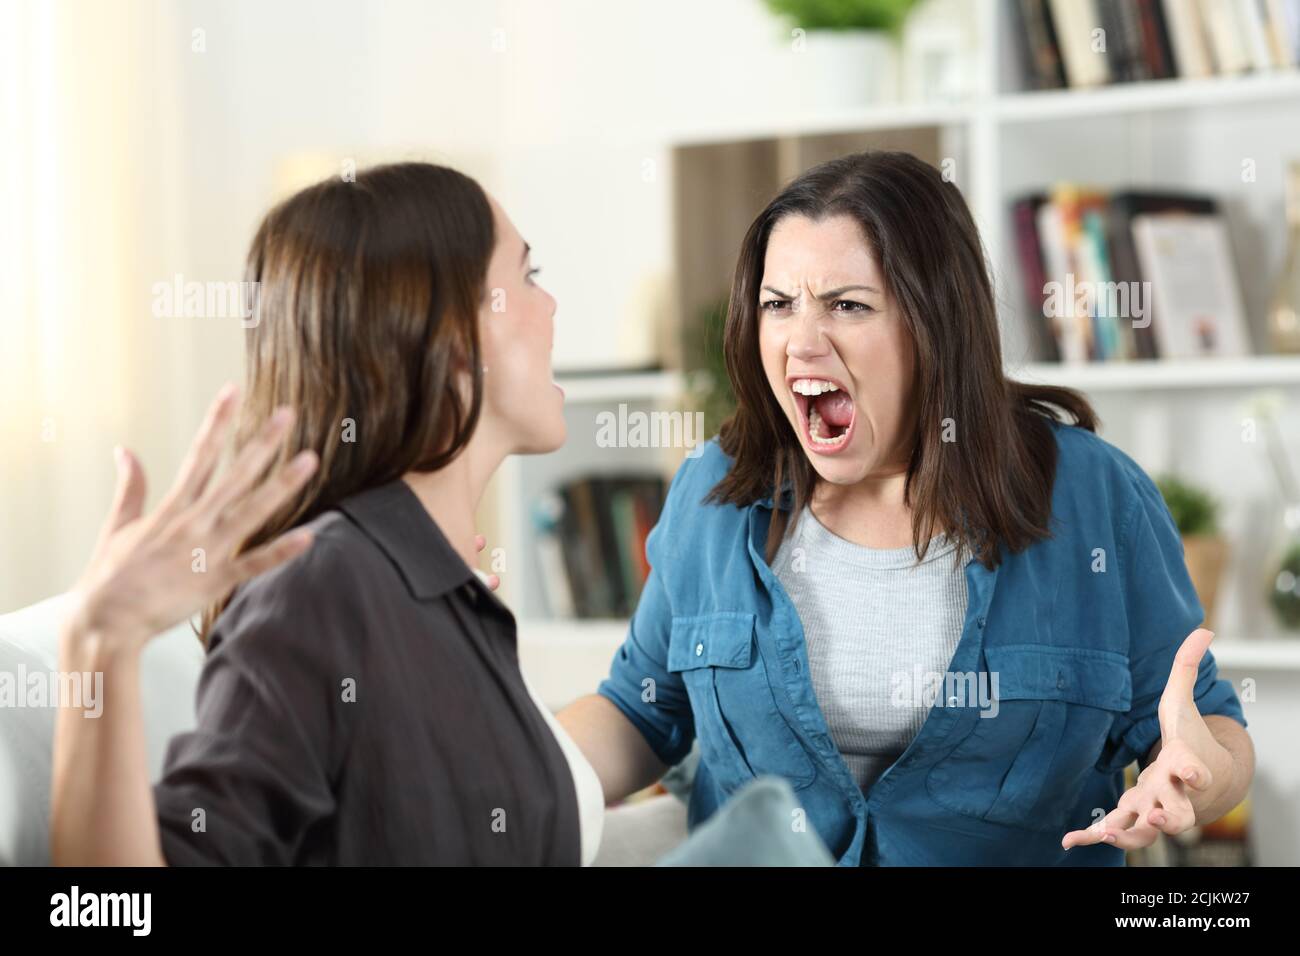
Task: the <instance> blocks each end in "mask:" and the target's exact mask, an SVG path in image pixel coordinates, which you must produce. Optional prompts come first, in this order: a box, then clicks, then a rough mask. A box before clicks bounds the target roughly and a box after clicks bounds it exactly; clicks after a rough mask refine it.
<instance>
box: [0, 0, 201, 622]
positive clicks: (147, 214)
mask: <svg viewBox="0 0 1300 956" xmlns="http://www.w3.org/2000/svg"><path fill="white" fill-rule="evenodd" d="M189 41H190V38H189V35H188V32H187V31H186V30H185V29H184V27H183V26H182V25H179V24H176V23H174V22H173V20H172V16H171V13H170V9H169V6H168V5H167V4H166V3H165V2H153V0H128V2H124V3H98V2H94V0H84V2H73V0H53V2H40V0H32V2H28V0H0V612H4V611H7V610H12V609H14V608H15V607H19V606H22V605H24V604H27V603H30V602H32V601H35V600H38V599H40V598H42V597H45V596H48V595H50V594H53V593H56V592H57V591H59V590H62V589H64V588H66V587H67V586H68V585H69V584H70V583H71V582H72V580H73V578H74V576H75V574H76V572H77V570H78V569H79V568H80V567H81V565H82V564H83V563H84V561H85V559H86V557H87V555H88V553H89V548H90V546H91V544H92V542H93V540H94V534H95V531H96V528H97V526H98V522H99V519H100V516H101V515H102V514H103V512H104V511H105V509H106V508H107V506H108V502H109V500H110V498H111V492H112V483H113V466H112V456H111V449H112V447H113V445H114V444H118V443H121V444H127V445H129V446H130V447H132V448H134V449H135V450H137V451H138V452H139V453H140V454H141V457H142V458H143V459H144V461H145V463H146V466H147V467H150V472H151V478H152V479H153V481H154V484H155V487H154V488H153V489H152V490H153V491H155V492H156V491H157V487H156V485H158V484H160V483H161V482H162V480H163V478H164V477H165V475H164V474H162V473H161V470H162V469H163V468H164V467H166V468H174V467H175V458H176V443H177V439H178V437H179V436H180V434H181V433H182V432H183V431H184V430H185V429H187V428H188V427H190V424H191V418H192V411H191V409H190V408H189V407H188V406H187V404H185V403H181V407H177V403H169V402H167V401H166V400H165V399H164V398H163V397H162V396H164V395H167V394H168V393H169V392H168V390H169V389H171V388H173V387H174V385H175V383H176V380H177V378H178V377H182V378H183V377H184V376H185V375H186V374H187V371H188V367H187V363H186V360H185V356H186V355H187V354H188V350H187V349H186V347H185V337H186V334H187V332H186V330H184V329H180V328H175V327H168V326H167V325H166V324H165V323H162V322H160V320H157V319H154V318H153V317H152V314H151V311H150V296H151V288H152V285H153V283H154V282H157V281H160V280H162V279H165V278H167V277H168V275H169V269H170V265H171V263H172V261H173V260H174V258H175V257H176V255H177V254H178V248H179V246H180V244H181V243H180V240H181V237H182V236H183V234H184V230H183V229H182V226H183V222H182V220H181V216H182V209H181V206H182V203H181V202H179V198H180V195H181V192H180V190H179V188H178V184H179V183H180V181H181V165H180V162H179V160H180V159H181V158H182V157H181V154H180V147H179V144H180V142H181V141H182V137H181V130H180V128H179V127H180V124H179V114H180V111H179V110H178V109H177V108H176V106H175V102H176V97H177V95H178V94H177V86H178V84H177V82H176V72H177V69H176V64H177V63H178V62H180V58H181V57H182V56H183V55H184V53H185V52H186V51H187V49H188V44H189ZM172 394H174V392H173V393H172Z"/></svg>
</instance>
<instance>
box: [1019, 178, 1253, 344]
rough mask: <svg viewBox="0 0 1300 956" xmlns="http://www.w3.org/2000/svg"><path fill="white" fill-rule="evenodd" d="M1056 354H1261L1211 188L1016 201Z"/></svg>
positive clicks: (1023, 249)
mask: <svg viewBox="0 0 1300 956" xmlns="http://www.w3.org/2000/svg"><path fill="white" fill-rule="evenodd" d="M1012 215H1013V218H1014V230H1015V242H1016V251H1017V255H1018V258H1019V263H1020V273H1021V276H1022V279H1023V287H1024V294H1025V299H1026V308H1027V310H1028V314H1029V315H1030V317H1031V325H1032V327H1033V328H1035V329H1037V330H1038V334H1037V338H1038V346H1039V351H1040V352H1041V354H1042V355H1043V357H1044V358H1045V359H1046V360H1047V361H1057V362H1067V363H1077V362H1107V361H1124V360H1129V359H1156V358H1200V357H1226V356H1242V355H1247V354H1249V353H1250V346H1249V336H1248V333H1247V330H1246V321H1245V315H1244V307H1243V305H1242V300H1241V291H1240V285H1239V282H1238V279H1237V270H1236V266H1235V263H1234V258H1233V254H1232V246H1231V242H1230V239H1229V235H1228V229H1227V224H1226V222H1225V220H1224V218H1223V216H1222V214H1221V213H1220V210H1219V206H1218V203H1217V201H1216V200H1215V199H1214V198H1213V197H1210V196H1202V195H1195V194H1189V193H1175V192H1141V191H1120V192H1113V193H1105V192H1101V191H1098V190H1090V189H1086V188H1082V187H1079V186H1075V185H1060V186H1057V187H1056V188H1055V189H1053V190H1052V191H1050V192H1041V193H1034V194H1031V195H1028V196H1025V197H1023V198H1021V199H1019V200H1017V201H1016V202H1015V203H1014V204H1013V206H1012Z"/></svg>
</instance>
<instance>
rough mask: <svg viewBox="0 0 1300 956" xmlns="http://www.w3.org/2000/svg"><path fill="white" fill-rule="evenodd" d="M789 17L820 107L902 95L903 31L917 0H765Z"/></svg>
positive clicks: (811, 100)
mask: <svg viewBox="0 0 1300 956" xmlns="http://www.w3.org/2000/svg"><path fill="white" fill-rule="evenodd" d="M764 2H765V3H766V4H767V7H768V9H769V10H771V11H772V12H773V13H775V14H777V15H778V16H780V17H782V18H784V19H785V20H787V21H788V22H789V24H790V28H791V38H792V49H793V50H794V51H795V52H796V53H797V54H800V59H799V60H798V61H797V66H798V69H799V73H800V75H801V80H802V90H803V93H804V99H805V101H806V103H807V105H808V106H809V107H812V108H815V109H835V108H837V107H839V108H843V107H850V106H861V105H864V104H866V103H882V102H891V101H893V100H896V99H898V86H899V80H898V78H899V56H898V34H899V32H900V30H901V28H902V25H903V21H904V20H906V19H907V13H908V11H909V10H910V9H911V7H912V5H913V4H914V3H915V0H764Z"/></svg>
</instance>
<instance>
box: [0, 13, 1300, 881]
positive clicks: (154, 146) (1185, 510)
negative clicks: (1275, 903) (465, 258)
mask: <svg viewBox="0 0 1300 956" xmlns="http://www.w3.org/2000/svg"><path fill="white" fill-rule="evenodd" d="M1298 60H1300V2H1298V0H1241V2H1238V0H920V2H915V3H909V2H906V0H875V2H873V0H770V2H765V0H710V2H707V3H700V2H691V0H659V2H658V3H654V4H633V3H630V2H628V3H623V2H608V0H605V2H600V0H547V2H541V0H473V2H471V0H432V2H414V0H386V2H382V3H373V4H359V3H355V2H353V0H346V2H345V0H310V2H309V0H278V2H266V0H220V2H218V0H171V2H163V0H122V2H118V3H112V4H108V3H98V2H91V0H84V2H77V0H51V2H41V3H37V2H27V0H0V91H2V92H0V164H3V174H2V175H0V196H2V197H3V198H2V200H0V323H3V325H2V334H0V409H2V410H3V411H2V414H0V438H2V439H3V448H4V454H3V455H2V456H0V468H2V469H3V472H2V473H0V527H3V529H4V533H3V535H0V613H2V612H7V611H14V610H16V609H19V608H22V607H24V606H26V605H30V604H33V603H35V602H38V601H41V600H42V599H44V598H48V597H50V596H51V595H55V594H57V593H59V592H60V591H63V590H64V589H66V588H67V587H68V586H69V585H70V584H71V583H72V581H73V580H74V578H75V575H76V573H77V572H78V571H79V569H80V568H81V566H82V565H83V563H84V561H85V560H86V557H87V555H88V554H89V550H90V547H91V544H92V542H93V540H94V537H95V533H96V530H97V528H98V525H99V522H100V520H101V518H102V516H103V514H104V512H105V510H106V508H107V506H108V504H109V500H110V497H111V492H112V483H113V465H112V458H111V449H112V447H113V446H114V445H115V444H119V443H120V444H124V445H127V446H129V447H131V448H133V449H134V450H136V451H137V453H138V454H139V455H140V457H141V458H142V460H143V462H144V464H145V467H146V471H147V473H148V474H149V476H150V477H151V478H152V480H153V486H154V487H153V491H154V493H155V500H156V493H157V491H158V490H159V489H160V488H161V487H164V486H165V483H166V482H167V481H169V480H170V477H171V476H172V475H173V474H174V472H175V469H176V468H177V466H178V464H179V462H180V459H181V456H182V454H183V452H184V449H185V448H186V447H187V445H188V441H189V439H190V437H191V435H192V434H193V432H194V430H195V428H196V427H197V425H198V423H199V420H200V418H201V415H202V412H203V410H204V409H205V408H206V406H207V404H208V402H209V401H210V399H211V397H212V395H213V394H214V393H215V391H216V390H217V388H218V387H219V386H220V385H221V384H222V383H223V382H225V381H227V380H231V379H235V380H238V379H240V378H241V376H242V335H243V330H242V328H241V322H240V317H239V316H238V315H231V314H228V313H229V310H225V311H223V310H221V309H213V308H212V307H211V304H212V303H211V300H210V299H209V300H206V302H207V306H208V307H206V308H205V307H203V303H202V301H200V304H199V305H198V306H197V307H196V308H193V309H191V308H187V307H186V303H187V302H188V301H189V290H190V289H192V288H195V287H196V286H195V284H197V288H199V289H200V300H202V292H203V290H207V289H211V288H212V287H214V286H224V285H225V284H228V283H234V282H238V281H239V279H240V278H241V277H242V268H243V256H244V253H245V250H246V247H247V244H248V242H249V240H250V239H251V237H252V233H253V230H254V228H255V226H256V224H257V222H258V221H259V219H260V218H261V216H262V215H263V213H264V212H265V211H266V210H267V209H268V208H269V206H270V205H271V204H272V203H273V202H274V201H276V200H277V199H278V198H280V197H282V196H284V195H285V194H287V193H289V192H291V191H293V190H295V189H297V188H299V187H301V186H303V185H305V184H307V183H310V182H312V181H315V180H317V179H320V178H323V177H326V176H335V175H338V176H347V175H349V174H350V171H351V172H355V170H356V169H357V168H359V167H364V166H366V165H369V164H372V163H375V162H382V161H388V160H394V159H411V158H418V159H429V160H433V161H438V162H444V163H448V164H451V165H454V166H456V167H458V168H460V169H462V170H464V171H465V172H467V173H470V174H471V175H473V176H475V177H477V178H478V179H479V180H480V181H481V182H482V183H483V184H484V185H485V186H486V188H488V189H489V191H491V192H492V193H493V194H494V195H496V196H497V197H498V198H499V199H500V200H501V202H502V203H503V205H504V206H505V208H506V209H507V210H508V211H509V212H510V214H511V216H512V218H513V219H514V220H515V222H516V224H517V225H518V226H519V228H520V230H521V232H522V233H523V234H524V236H525V237H526V238H527V239H528V241H529V242H530V243H531V244H532V247H533V250H534V254H533V257H534V261H535V262H536V263H538V264H540V265H541V266H542V267H543V273H542V275H541V278H540V281H541V283H542V284H543V285H544V286H546V287H547V288H548V289H549V290H550V291H551V292H552V293H553V294H554V295H555V296H556V298H557V299H558V301H559V312H558V314H557V334H556V342H555V352H554V362H555V367H556V369H557V372H558V373H560V374H559V378H560V381H561V382H562V383H563V384H564V386H565V388H566V391H567V394H568V399H567V407H568V411H567V413H568V415H569V442H568V444H567V445H566V447H565V448H564V449H563V450H561V451H560V452H558V453H556V454H554V455H549V456H545V457H542V458H529V459H514V460H512V461H510V462H508V463H507V466H506V467H505V468H504V469H503V470H502V472H501V473H500V474H499V475H498V477H497V479H496V480H495V482H494V484H493V487H492V488H491V489H490V492H489V494H488V496H487V499H486V500H485V502H484V506H483V509H482V512H481V514H480V524H481V527H482V529H483V530H484V532H485V533H486V534H487V536H488V538H489V550H488V552H486V553H485V555H484V564H483V567H484V569H485V570H495V571H498V572H499V573H500V574H501V577H502V580H503V585H502V595H503V597H504V599H505V600H506V601H507V602H508V603H510V605H511V606H512V607H513V608H514V610H515V613H516V615H517V617H518V618H519V620H520V640H521V649H520V653H521V659H522V660H523V663H524V666H525V669H526V670H527V671H529V672H530V676H531V677H532V678H533V679H534V681H535V683H536V684H537V685H538V686H539V688H540V689H541V690H542V691H543V692H544V694H545V696H546V698H547V701H548V703H549V704H551V705H552V706H554V707H557V708H558V707H559V706H562V705H563V704H565V703H567V702H568V701H569V700H571V699H572V698H573V697H575V696H578V695H579V694H583V693H589V692H590V691H592V690H594V688H595V686H596V683H597V682H598V681H599V680H600V678H601V677H603V676H604V674H605V672H606V669H607V667H608V663H609V660H610V657H611V655H612V653H613V650H614V648H615V647H616V646H617V645H618V643H620V642H621V641H622V639H623V637H624V636H625V632H626V620H627V616H628V615H629V614H630V613H631V610H632V609H633V608H634V607H635V602H636V597H637V594H638V593H639V589H640V586H641V584H642V582H643V581H644V579H645V574H646V572H647V568H646V567H645V562H644V537H645V534H646V533H647V532H648V530H649V528H650V527H651V526H652V525H653V522H654V519H655V517H656V515H657V512H658V507H659V503H660V502H661V500H662V495H663V491H664V485H665V482H666V480H667V479H668V478H670V477H671V475H672V473H673V471H674V470H675V469H676V467H677V466H679V465H680V464H681V461H682V459H683V456H684V455H685V454H687V453H688V452H689V450H690V448H691V447H692V446H693V445H694V444H697V443H698V442H700V441H703V440H705V439H707V438H708V437H709V436H710V435H712V434H713V433H714V432H715V430H716V428H717V424H718V422H719V421H720V420H721V418H722V416H724V415H725V414H726V412H727V409H728V407H729V401H730V396H729V394H728V391H727V388H726V383H725V378H724V377H723V376H722V375H721V374H720V370H721V364H720V359H719V353H718V334H719V331H720V328H719V327H720V311H719V310H720V308H721V303H722V302H723V300H724V299H725V296H726V293H727V290H728V287H729V282H730V274H731V270H732V268H733V266H734V257H735V254H736V251H737V249H738V246H739V242H740V239H741V237H742V235H743V233H744V231H745V228H746V227H747V226H748V224H749V222H750V221H751V219H752V218H753V216H754V215H755V214H756V213H757V211H758V210H759V209H761V208H762V206H763V205H764V204H765V203H766V201H767V200H768V199H769V198H770V197H771V195H772V194H773V193H774V192H775V191H776V189H777V188H778V187H779V186H780V184H781V183H783V182H784V181H786V180H787V179H789V178H790V177H792V176H793V175H795V174H797V173H798V172H800V171H801V170H803V169H805V168H807V167H808V166H809V165H812V164H814V163H816V162H818V161H821V160H823V159H827V158H831V157H833V156H837V155H840V154H843V153H845V152H849V151H854V150H859V149H864V148H869V147H896V148H903V149H908V150H910V151H912V152H915V153H917V154H918V155H920V156H922V157H924V158H925V159H927V160H928V161H930V162H932V163H933V164H935V165H936V166H938V167H939V168H940V169H941V170H943V172H944V174H945V175H946V176H948V177H949V178H950V179H951V180H953V181H954V182H956V184H957V185H958V186H959V187H960V188H961V189H962V191H963V192H964V194H965V195H966V197H967V200H968V201H969V203H970V204H971V207H972V210H973V212H974V214H975V216H976V219H977V221H978V223H979V225H980V228H981V230H982V233H983V238H984V243H985V246H986V249H987V254H988V259H989V264H990V268H991V270H992V274H993V276H994V280H995V283H996V290H997V296H998V303H999V310H1000V318H1001V324H1002V333H1003V346H1004V355H1005V359H1006V364H1007V367H1008V370H1009V371H1010V372H1011V374H1013V375H1015V376H1018V377H1021V378H1025V379H1028V380H1034V381H1043V382H1052V383H1059V384H1066V385H1071V386H1074V387H1077V388H1081V389H1083V390H1084V391H1086V392H1087V393H1088V395H1089V397H1090V398H1091V399H1092V400H1093V401H1094V402H1095V404H1096V407H1097V408H1098V411H1099V413H1100V415H1101V417H1102V421H1103V429H1102V435H1103V436H1104V437H1105V438H1107V439H1108V440H1109V441H1111V442H1113V443H1114V444H1116V445H1118V446H1119V447H1121V448H1122V449H1124V450H1125V451H1127V452H1128V453H1129V454H1131V455H1132V456H1133V457H1134V458H1135V459H1136V460H1137V461H1138V462H1139V463H1140V464H1141V465H1142V466H1143V467H1144V468H1146V469H1147V470H1148V471H1149V472H1150V473H1152V474H1153V475H1155V476H1158V477H1160V479H1161V483H1162V489H1163V490H1164V491H1165V494H1166V499H1167V501H1168V502H1169V503H1170V507H1171V511H1172V512H1173V513H1174V515H1175V518H1176V520H1177V521H1178V523H1179V526H1180V530H1181V531H1182V532H1183V534H1184V541H1185V545H1186V549H1185V550H1186V555H1187V560H1188V565H1189V568H1190V570H1191V571H1192V574H1193V577H1194V579H1195V580H1196V584H1197V588H1198V591H1200V593H1201V596H1202V602H1203V603H1204V604H1205V606H1206V608H1207V611H1208V613H1209V615H1210V619H1211V626H1213V627H1214V628H1215V629H1216V631H1217V633H1218V638H1217V640H1216V642H1215V645H1214V648H1213V650H1214V653H1215V655H1216V657H1217V658H1218V660H1219V664H1220V668H1221V671H1222V674H1223V676H1225V677H1228V678H1229V679H1231V680H1232V681H1233V683H1234V685H1235V686H1236V687H1237V690H1238V694H1239V695H1240V696H1241V697H1242V699H1243V702H1244V705H1245V708H1246V714H1247V718H1248V720H1250V722H1251V724H1250V729H1251V732H1252V735H1253V737H1254V740H1255V742H1256V746H1257V748H1258V750H1259V759H1260V766H1259V772H1258V777H1257V781H1256V786H1255V790H1254V792H1253V793H1252V798H1251V801H1250V804H1249V805H1248V806H1246V807H1243V808H1240V812H1239V813H1236V814H1234V815H1233V816H1232V818H1230V819H1228V820H1226V821H1224V823H1223V824H1222V825H1221V826H1219V827H1218V828H1217V829H1216V830H1215V831H1213V832H1209V833H1205V834H1198V835H1197V841H1199V842H1197V843H1196V845H1191V844H1188V845H1186V846H1180V845H1170V846H1165V845H1163V844H1162V845H1160V846H1159V847H1158V848H1157V851H1156V852H1154V853H1152V854H1148V855H1147V858H1139V855H1135V859H1134V861H1133V862H1135V863H1141V862H1153V863H1164V862H1169V863H1179V862H1221V863H1228V864H1233V863H1237V864H1240V863H1246V862H1253V863H1269V864H1278V863H1287V864H1296V863H1300V752H1297V750H1296V748H1295V746H1294V741H1293V738H1292V737H1291V734H1292V733H1293V732H1294V728H1295V727H1296V725H1297V722H1298V721H1300V698H1298V697H1297V694H1298V693H1300V583H1298V582H1300V485H1297V479H1296V471H1295V469H1296V467H1297V465H1296V462H1297V461H1300V424H1297V416H1296V414H1295V409H1296V407H1297V406H1296V403H1297V401H1300V356H1298V355H1297V354H1296V353H1297V352H1300V324H1298V323H1297V311H1300V165H1298V164H1300V70H1298V69H1297V62H1298ZM1085 287H1086V288H1093V289H1096V290H1102V291H1105V292H1106V293H1107V294H1103V295H1098V296H1095V297H1089V296H1087V295H1083V296H1080V295H1079V294H1078V289H1079V288H1085ZM1130 293H1131V295H1132V298H1126V297H1127V296H1129V294H1130ZM1117 297H1118V298H1117ZM1170 843H1171V844H1172V843H1173V841H1170Z"/></svg>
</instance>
